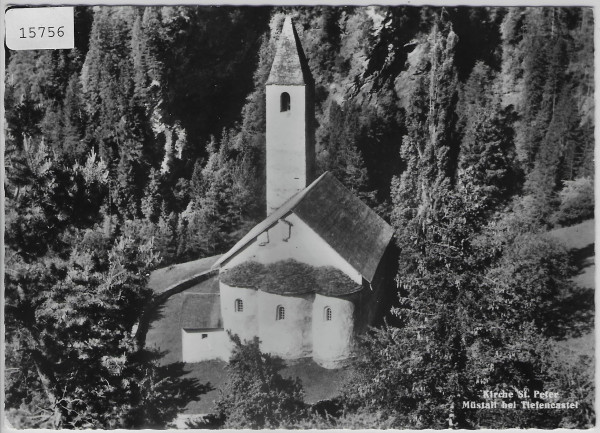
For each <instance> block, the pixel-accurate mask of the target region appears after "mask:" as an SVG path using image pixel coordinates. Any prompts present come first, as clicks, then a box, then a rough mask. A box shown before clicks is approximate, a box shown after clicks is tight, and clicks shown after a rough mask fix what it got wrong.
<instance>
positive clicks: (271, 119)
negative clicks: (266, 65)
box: [266, 16, 315, 215]
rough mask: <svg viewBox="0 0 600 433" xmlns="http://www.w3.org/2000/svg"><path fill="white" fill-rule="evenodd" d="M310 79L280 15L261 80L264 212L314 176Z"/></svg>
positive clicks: (287, 22)
mask: <svg viewBox="0 0 600 433" xmlns="http://www.w3.org/2000/svg"><path fill="white" fill-rule="evenodd" d="M313 94H314V82H313V79H312V76H311V74H310V70H309V68H308V62H307V61H306V57H305V56H304V52H303V51H302V46H301V45H300V39H299V38H298V34H297V33H296V29H295V28H294V24H293V22H292V19H291V18H290V17H289V16H288V17H286V19H285V21H284V23H283V28H282V30H281V34H280V35H279V41H278V43H277V51H276V52H275V59H274V60H273V65H272V66H271V72H270V74H269V78H268V80H267V84H266V112H267V131H266V142H267V148H266V156H267V162H266V172H267V185H266V186H267V188H266V189H267V215H268V214H270V213H271V212H273V211H274V210H275V209H277V208H279V207H280V206H281V205H282V204H283V203H285V202H286V201H287V200H288V199H289V198H290V197H292V196H293V195H294V194H296V193H297V192H298V191H300V190H302V189H304V188H305V187H306V186H307V185H308V184H309V183H310V182H311V181H312V180H313V178H314V165H315V145H314V97H313Z"/></svg>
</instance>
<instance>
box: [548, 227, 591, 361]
mask: <svg viewBox="0 0 600 433" xmlns="http://www.w3.org/2000/svg"><path fill="white" fill-rule="evenodd" d="M549 234H550V235H551V236H552V237H553V238H555V239H557V240H558V241H560V242H561V243H562V244H563V245H564V246H565V247H566V248H567V249H568V250H569V251H570V252H571V254H573V255H574V257H575V262H576V266H577V268H578V272H577V275H575V277H574V278H573V282H575V283H576V284H578V285H579V286H581V287H584V288H587V289H589V290H595V287H596V280H595V278H596V265H595V258H594V246H595V241H594V235H595V228H594V220H588V221H584V222H582V223H580V224H577V225H574V226H571V227H563V228H560V229H555V230H552V231H551V232H549ZM590 308H594V306H593V305H591V306H590ZM557 344H558V345H559V346H561V347H563V348H568V349H570V351H572V352H574V353H576V354H586V355H589V356H591V357H593V356H594V348H595V333H594V331H593V330H592V331H591V332H588V333H585V334H583V335H581V336H579V337H571V338H567V339H566V340H563V341H560V342H558V343H557Z"/></svg>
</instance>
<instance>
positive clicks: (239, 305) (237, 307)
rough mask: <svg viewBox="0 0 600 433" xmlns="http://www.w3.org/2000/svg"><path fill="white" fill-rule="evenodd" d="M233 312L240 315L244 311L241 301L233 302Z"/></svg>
mask: <svg viewBox="0 0 600 433" xmlns="http://www.w3.org/2000/svg"><path fill="white" fill-rule="evenodd" d="M235 311H236V313H241V312H242V311H244V301H242V300H241V299H236V300H235Z"/></svg>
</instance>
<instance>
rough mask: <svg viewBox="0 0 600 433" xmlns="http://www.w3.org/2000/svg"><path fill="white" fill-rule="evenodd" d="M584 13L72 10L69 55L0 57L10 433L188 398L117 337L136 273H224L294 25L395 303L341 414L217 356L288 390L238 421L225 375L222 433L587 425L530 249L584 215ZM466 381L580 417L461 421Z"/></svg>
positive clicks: (129, 312) (163, 408)
mask: <svg viewBox="0 0 600 433" xmlns="http://www.w3.org/2000/svg"><path fill="white" fill-rule="evenodd" d="M592 12H593V11H592V9H591V8H578V7H535V8H502V7H476V8H475V7H449V8H433V7H419V8H417V7H409V6H402V7H293V8H278V7H274V8H266V7H252V8H250V7H248V8H232V7H181V6H163V7H94V8H91V7H77V8H76V30H77V34H78V37H77V41H76V49H74V50H52V51H50V50H39V51H19V52H9V53H8V54H7V71H6V93H5V106H6V128H5V133H6V152H5V165H6V182H5V191H6V234H5V239H6V246H7V249H6V284H5V287H6V291H5V293H6V341H7V345H6V346H7V358H6V367H7V376H6V377H7V381H6V383H7V388H6V402H7V404H6V407H7V410H8V411H9V412H10V413H11V414H12V415H11V420H12V421H14V422H16V423H18V424H19V426H24V427H27V426H50V427H54V428H56V427H106V428H111V427H140V426H155V427H159V426H164V425H165V424H166V423H167V422H168V421H169V420H170V419H172V417H173V416H174V415H175V414H176V412H177V410H179V408H180V407H182V406H183V405H185V402H186V400H189V399H190V398H197V396H198V395H199V394H200V393H201V392H202V388H201V387H198V385H197V384H193V383H192V384H186V383H182V382H181V380H180V379H179V378H178V374H180V373H181V369H180V368H179V367H176V366H171V369H170V370H169V371H168V372H167V371H165V370H164V369H162V370H161V368H160V367H158V366H157V365H156V362H155V360H154V359H153V358H154V355H151V354H149V353H148V352H147V351H146V349H145V348H144V347H143V346H142V347H140V344H139V342H140V341H143V338H136V337H135V335H134V334H135V328H136V325H137V323H138V322H139V319H140V317H141V316H142V314H143V309H144V306H145V305H148V304H149V303H151V301H152V296H153V294H152V293H150V292H149V291H148V290H147V288H146V279H147V275H148V272H149V271H150V269H152V267H154V266H156V264H157V261H158V256H160V260H161V263H162V264H170V263H176V262H183V261H187V260H191V259H195V258H198V257H202V256H209V255H214V254H219V253H222V252H224V251H226V250H227V249H228V248H229V247H230V246H232V245H233V244H234V243H235V242H236V241H237V240H238V239H240V238H241V236H242V235H243V234H244V233H245V232H246V231H247V230H248V228H249V227H251V226H252V225H253V224H254V223H256V222H257V221H258V220H260V219H261V218H262V217H263V216H264V215H263V214H264V209H265V191H264V185H265V181H264V173H265V168H264V159H265V155H264V148H265V90H264V84H265V82H266V79H267V76H268V73H269V69H270V66H271V62H272V59H273V56H274V51H275V44H276V40H277V36H278V32H279V31H280V28H281V24H282V22H283V18H284V15H285V14H290V15H291V16H292V17H293V19H294V20H295V23H296V27H297V30H298V34H299V37H300V39H301V41H302V45H303V48H304V51H305V53H306V57H307V59H308V61H309V66H310V69H311V71H312V74H313V76H314V79H315V99H316V101H315V102H316V106H315V115H316V151H317V169H318V172H319V173H321V172H323V171H325V170H329V171H331V172H332V173H333V174H334V175H335V176H336V177H337V178H338V179H339V180H340V181H341V182H342V183H343V184H344V185H345V186H346V187H348V188H349V189H351V190H352V191H353V192H354V193H355V194H356V195H357V196H358V197H360V198H361V199H362V200H363V201H365V202H366V203H367V204H368V205H369V206H371V207H372V208H373V209H375V210H376V211H377V212H378V213H379V214H380V215H381V216H382V217H383V218H384V219H386V220H387V221H388V222H390V223H391V224H392V225H393V227H394V229H395V232H396V242H397V245H398V248H399V250H400V261H399V263H398V265H399V271H398V275H397V282H398V297H397V302H396V303H395V305H390V306H389V309H390V310H391V313H390V315H389V317H388V326H387V327H384V328H383V329H380V330H377V331H375V332H374V333H373V334H372V335H371V336H370V337H368V338H367V339H366V340H365V342H364V347H363V350H362V351H361V352H360V356H359V357H358V358H357V362H356V370H357V375H356V378H355V380H354V381H353V384H352V385H351V386H350V387H349V388H348V390H347V393H346V394H345V395H344V396H342V397H341V398H342V400H343V401H342V402H341V403H340V405H341V407H342V408H343V409H340V412H339V413H337V417H334V418H335V419H334V418H331V417H329V418H323V419H320V418H319V417H318V416H316V415H315V416H316V418H315V416H313V415H314V414H312V415H310V416H308V418H307V417H306V416H305V415H306V413H305V412H302V411H303V410H304V409H301V410H300V407H301V405H299V404H298V405H297V403H298V402H299V401H300V400H301V392H300V389H299V386H298V385H297V384H290V383H288V382H285V380H284V379H281V378H280V377H279V376H277V372H276V370H277V369H276V368H275V367H274V365H275V364H274V361H273V360H272V359H270V358H268V357H267V356H266V355H264V354H260V353H259V351H258V348H257V346H256V345H253V343H250V345H248V346H244V345H243V344H242V343H241V342H237V343H236V347H237V349H236V350H237V352H236V354H237V355H236V356H238V358H239V356H241V354H242V353H243V354H244V356H248V357H249V358H248V359H254V360H255V361H256V365H255V366H254V367H252V368H254V370H252V371H253V372H255V373H256V374H258V373H260V372H266V373H268V375H267V376H265V377H266V378H267V379H268V380H267V379H265V380H266V382H264V383H263V382H252V383H250V384H249V386H259V385H260V386H263V385H264V384H265V383H268V384H273V383H276V384H284V385H285V386H283V388H281V389H280V388H277V387H275V388H272V387H270V385H269V387H267V388H266V389H267V391H265V396H266V400H265V401H266V402H267V403H268V404H273V405H275V406H273V407H274V410H275V412H276V413H277V414H278V415H277V416H276V417H275V418H268V417H266V416H263V415H264V414H263V415H260V414H258V415H257V413H256V412H252V411H255V410H256V408H255V407H254V408H252V409H251V408H249V407H248V408H243V411H242V412H235V413H242V414H244V415H243V416H241V415H240V416H239V417H236V416H235V415H232V414H233V413H234V410H233V409H232V408H237V407H238V405H241V406H240V407H242V406H243V405H244V404H247V403H250V402H251V401H249V400H245V399H244V397H243V396H244V393H245V392H247V391H248V389H250V388H248V387H247V385H248V384H246V383H245V382H243V381H242V379H243V378H242V377H241V376H240V377H238V382H235V381H234V382H232V384H233V385H232V387H233V388H231V389H230V390H229V391H231V393H233V394H232V395H233V396H231V397H228V396H227V395H226V396H224V398H223V403H222V404H221V406H220V407H221V409H222V410H221V414H222V416H223V417H224V419H225V423H226V425H231V426H257V427H259V426H268V427H277V426H281V425H283V426H291V425H298V426H304V427H307V426H317V427H330V426H337V427H352V426H354V427H361V426H364V427H369V426H378V427H380V428H385V427H408V426H410V427H447V426H449V425H452V426H459V427H485V426H493V427H500V426H504V427H530V426H535V427H558V426H565V427H587V426H589V425H591V424H592V423H593V420H594V413H593V409H592V407H593V404H592V402H593V387H592V385H591V383H592V379H591V378H590V377H589V376H588V375H589V372H590V368H589V366H590V362H591V361H590V360H589V359H586V358H584V357H582V358H579V357H575V356H574V357H571V358H568V362H567V363H566V365H563V367H561V366H560V363H561V362H562V363H563V364H564V363H565V357H558V356H557V355H556V353H555V350H556V346H555V345H554V344H553V343H554V341H555V340H557V339H561V338H566V337H568V336H569V335H570V334H571V333H572V329H573V328H574V327H575V325H573V324H572V323H571V324H570V323H569V320H570V319H565V317H567V316H568V314H566V313H562V312H561V311H562V310H561V308H562V304H564V303H565V302H566V300H568V299H571V298H572V297H573V296H576V295H577V290H578V288H577V287H574V285H573V284H572V282H571V280H570V278H571V276H572V272H573V269H572V267H571V266H570V261H569V257H568V256H567V254H566V252H565V251H564V250H563V249H562V248H561V247H559V246H558V245H556V244H555V242H554V241H552V240H551V238H549V237H548V236H546V235H545V234H544V233H545V232H546V231H547V230H548V229H550V228H553V227H558V226H566V225H570V224H575V223H578V222H581V221H583V220H585V219H589V218H592V217H593V209H594V201H593V198H594V197H593V178H594V165H593V161H594V158H593V157H594V68H593V59H594V56H593V52H594V47H593V33H594V32H593V28H594V22H593V14H592ZM247 274H248V273H246V274H243V275H242V277H241V278H250V276H249V275H247ZM334 277H335V276H334ZM252 278H254V276H252ZM333 280H335V278H333ZM557 318H558V319H560V320H555V319H557ZM573 320H575V316H573ZM585 326H589V322H587V325H586V324H585V323H584V324H582V325H581V327H585ZM138 337H139V336H138ZM236 359H237V358H236ZM557 359H560V361H557ZM243 361H244V360H243V359H240V360H239V362H237V364H236V363H233V364H232V366H233V365H237V366H235V367H232V368H234V370H235V368H238V369H239V368H242V366H244V365H245V364H244V362H243ZM259 361H260V362H259ZM266 373H265V374H266ZM240 374H241V373H240ZM260 374H262V373H260ZM260 374H259V375H260ZM253 377H254V376H253ZM252 380H254V379H252ZM273 381H274V382H273ZM282 381H283V382H282ZM484 383H485V384H486V386H487V387H488V388H494V389H502V388H503V387H506V386H514V387H525V386H527V387H528V388H530V389H545V390H552V389H561V390H563V391H564V392H565V393H570V394H568V395H564V398H565V399H577V400H578V401H580V402H581V406H580V410H579V411H576V412H568V413H567V412H560V411H557V412H553V413H552V414H548V413H546V412H540V411H530V412H522V411H508V412H507V411H498V412H494V411H478V410H462V409H461V406H460V402H461V401H462V400H466V399H471V400H474V401H475V400H477V399H478V398H479V397H480V396H481V392H480V391H481V389H482V386H483V385H482V384H484ZM567 384H568V385H567ZM182 385H186V386H187V388H182ZM265 386H266V385H265ZM277 386H279V385H277ZM184 389H185V390H184ZM273 389H276V391H273ZM282 389H283V390H282ZM281 393H283V394H281ZM248 395H250V394H248ZM281 395H283V396H284V397H285V398H283V399H282V400H281V401H276V400H277V398H279V397H277V396H281ZM252 402H253V403H255V404H256V405H259V406H260V405H261V404H263V400H258V401H254V400H252ZM284 402H287V403H285V404H284ZM288 403H289V404H288ZM265 404H266V403H265ZM277 404H280V406H277ZM269 407H271V406H269ZM296 409H298V410H300V412H302V413H303V415H302V417H296V415H294V414H293V413H292V412H293V411H294V410H296ZM236 410H237V409H236ZM280 415H281V416H280ZM261 416H262V418H261ZM15 420H16V421H15ZM294 423H296V424H294Z"/></svg>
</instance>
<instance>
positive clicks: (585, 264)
mask: <svg viewBox="0 0 600 433" xmlns="http://www.w3.org/2000/svg"><path fill="white" fill-rule="evenodd" d="M594 247H595V244H594V243H591V244H589V245H587V246H585V247H583V248H574V249H572V250H571V263H572V264H573V266H575V268H576V269H577V274H576V275H580V274H582V273H583V272H584V269H585V268H589V267H590V266H592V265H593V264H594V261H593V259H592V260H590V259H591V258H593V257H594V254H595V251H594Z"/></svg>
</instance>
